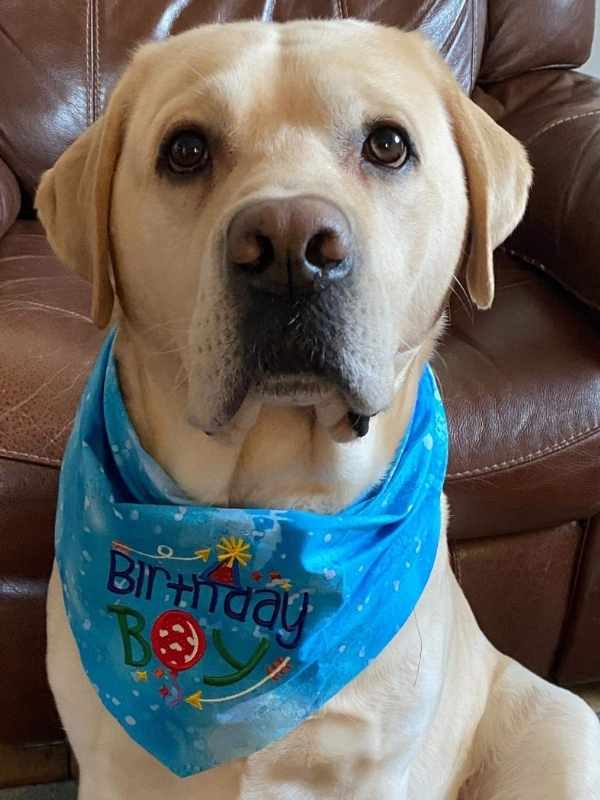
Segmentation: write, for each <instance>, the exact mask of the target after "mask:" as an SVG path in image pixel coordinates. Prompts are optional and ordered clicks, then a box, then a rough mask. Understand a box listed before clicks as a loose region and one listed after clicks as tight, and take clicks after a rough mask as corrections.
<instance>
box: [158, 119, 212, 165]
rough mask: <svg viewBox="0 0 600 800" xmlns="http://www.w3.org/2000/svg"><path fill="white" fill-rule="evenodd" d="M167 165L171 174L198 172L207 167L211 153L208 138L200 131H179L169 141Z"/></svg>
mask: <svg viewBox="0 0 600 800" xmlns="http://www.w3.org/2000/svg"><path fill="white" fill-rule="evenodd" d="M165 155H166V157H167V163H168V165H169V169H170V170H171V172H176V173H179V174H181V173H189V172H198V171H200V170H201V169H204V167H206V166H207V164H208V161H209V151H208V144H207V142H206V138H205V137H204V135H203V134H202V133H201V132H200V131H194V130H188V131H178V132H177V133H175V134H173V136H172V137H171V138H170V139H169V140H168V142H167V146H166V153H165Z"/></svg>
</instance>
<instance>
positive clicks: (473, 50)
mask: <svg viewBox="0 0 600 800" xmlns="http://www.w3.org/2000/svg"><path fill="white" fill-rule="evenodd" d="M478 11H479V0H473V44H472V46H471V86H470V87H469V88H470V91H471V92H472V91H473V88H474V87H475V59H476V58H477V47H478V41H477V32H478V28H479V13H478Z"/></svg>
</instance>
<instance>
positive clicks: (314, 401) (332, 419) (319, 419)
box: [188, 372, 387, 443]
mask: <svg viewBox="0 0 600 800" xmlns="http://www.w3.org/2000/svg"><path fill="white" fill-rule="evenodd" d="M200 394H202V393H200ZM219 401H220V402H219ZM385 405H387V404H386V403H385V400H383V401H382V393H381V392H380V391H379V392H378V393H373V394H372V395H370V396H369V395H368V394H367V396H363V395H362V394H361V393H360V392H357V391H352V387H351V386H350V385H349V382H348V381H344V380H343V379H339V380H337V379H335V378H331V377H322V376H319V375H317V374H316V373H310V372H307V373H290V372H281V373H269V374H258V375H253V376H245V375H240V376H239V378H238V380H237V381H235V383H234V382H232V383H230V385H229V387H228V390H227V391H226V392H224V393H223V396H222V398H215V397H214V396H213V397H212V403H211V402H208V403H205V402H203V399H202V398H201V397H200V396H198V394H196V396H195V397H190V402H189V405H188V421H189V423H190V424H191V425H193V426H194V427H196V428H199V429H200V430H202V431H203V432H204V433H206V434H207V435H210V436H212V437H215V438H216V439H218V440H220V441H222V442H223V443H235V442H237V441H239V439H240V438H241V437H242V436H243V435H244V434H246V433H247V432H248V431H249V430H250V429H251V428H252V427H253V426H254V424H255V423H256V420H257V418H258V415H259V413H260V411H261V409H263V408H264V407H265V406H271V407H272V406H276V407H288V408H300V409H303V410H304V411H305V412H306V413H307V414H308V415H309V416H310V419H311V420H312V421H314V424H315V425H318V426H320V427H321V428H322V429H323V430H324V431H325V432H327V433H328V434H329V435H330V436H331V438H332V439H333V440H334V441H336V442H349V441H353V440H354V439H356V438H357V437H360V436H364V435H365V434H366V433H367V432H368V428H369V425H368V420H369V419H370V418H371V417H373V416H375V415H376V414H378V413H379V412H380V411H381V410H383V408H384V407H385ZM211 411H212V413H210V412H211ZM207 412H208V413H207ZM357 421H358V422H357Z"/></svg>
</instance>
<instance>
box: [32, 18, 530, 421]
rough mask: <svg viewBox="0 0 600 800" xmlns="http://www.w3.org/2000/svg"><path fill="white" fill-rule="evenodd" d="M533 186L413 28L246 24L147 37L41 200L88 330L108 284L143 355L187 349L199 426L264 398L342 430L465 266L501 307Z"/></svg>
mask: <svg viewBox="0 0 600 800" xmlns="http://www.w3.org/2000/svg"><path fill="white" fill-rule="evenodd" d="M529 182H530V169H529V166H528V163H527V159H526V156H525V153H524V150H523V148H522V147H521V146H520V145H519V144H518V143H517V142H516V141H515V140H514V139H513V138H512V137H511V136H509V135H508V134H507V133H506V132H505V131H503V130H502V129H501V128H500V127H499V126H497V125H496V124H495V123H494V122H493V121H492V120H491V119H490V118H489V117H488V116H487V115H486V114H485V113H484V112H482V111H481V110H480V109H479V108H477V107H476V106H475V104H474V103H473V102H471V100H469V99H468V98H467V97H466V96H465V95H464V94H463V93H462V92H461V90H460V89H459V87H458V86H457V85H456V83H455V81H454V79H453V78H452V76H451V74H450V72H449V70H448V69H447V67H446V66H445V65H444V64H443V62H442V61H441V59H440V58H439V57H438V56H437V55H436V54H435V53H434V52H433V50H432V49H431V48H430V47H429V46H428V45H427V44H426V43H425V42H424V40H422V38H421V37H420V36H419V35H418V34H406V33H401V32H399V31H396V30H394V29H389V28H383V27H379V26H375V25H371V24H368V23H359V22H355V21H347V22H335V23H332V22H299V23H290V24H286V25H265V24H261V23H244V24H239V25H238V24H236V25H219V26H210V27H204V28H198V29H196V30H192V31H190V32H188V33H185V34H182V35H180V36H177V37H174V38H172V39H170V40H168V41H166V42H163V43H159V44H151V45H148V46H145V47H143V48H142V49H141V50H140V51H139V52H138V53H137V55H136V56H135V58H134V60H133V63H132V64H131V66H130V67H129V69H128V70H127V71H126V73H125V75H124V76H123V78H122V79H121V81H120V83H119V84H118V85H117V87H116V89H115V91H114V93H113V95H112V98H111V100H110V103H109V105H108V108H107V110H106V113H105V114H104V115H103V117H102V118H101V119H100V120H99V121H98V122H96V123H95V124H94V125H93V126H92V127H91V128H90V129H89V130H88V131H87V132H86V133H85V134H84V135H83V136H82V137H81V138H80V139H79V140H78V141H77V142H75V144H74V145H73V146H72V147H70V148H69V149H68V150H67V152H66V153H65V154H64V155H63V156H62V157H61V158H60V159H59V161H58V162H57V164H56V165H55V167H54V168H53V169H51V170H50V171H49V172H47V173H46V174H45V175H44V177H43V180H42V183H41V186H40V189H39V192H38V196H37V207H38V210H39V213H40V217H41V219H42V222H43V223H44V226H45V227H46V230H47V232H48V236H49V239H50V242H51V244H52V246H53V247H54V249H55V251H56V252H57V254H58V255H59V256H60V257H61V258H62V260H63V261H64V262H65V263H66V264H67V265H69V266H71V267H72V268H74V269H76V270H77V271H78V272H80V273H81V274H83V275H85V276H87V277H88V278H89V279H90V280H91V281H92V284H93V315H94V318H95V320H96V322H97V324H98V325H100V326H104V325H106V324H107V323H108V322H109V320H110V318H111V312H112V309H113V302H114V296H115V294H116V296H117V299H118V307H119V314H120V315H121V318H122V324H124V325H126V326H127V327H128V328H129V330H130V331H131V332H132V335H134V336H136V337H137V339H138V341H139V343H140V348H141V350H142V351H143V352H146V353H148V358H150V357H151V356H152V357H158V355H160V356H161V357H163V358H168V359H169V360H170V361H171V362H172V363H174V364H177V366H178V368H179V373H180V377H181V376H183V377H181V380H180V383H181V385H182V386H183V387H184V391H185V392H186V406H187V408H186V413H187V415H188V418H189V419H190V421H191V422H192V424H194V425H195V426H197V427H199V428H200V429H202V430H204V431H206V432H215V431H217V430H220V429H222V428H224V427H226V426H227V425H228V423H229V422H230V421H231V419H232V418H233V417H234V416H235V414H236V413H237V412H238V411H239V410H240V408H241V407H242V405H243V404H244V401H245V400H253V401H259V402H261V403H264V402H267V403H291V404H296V405H311V406H314V407H315V408H317V410H319V409H325V411H323V412H322V420H323V422H324V424H325V425H326V426H328V427H329V428H331V430H334V429H335V428H336V425H338V424H339V421H340V420H341V419H342V418H343V417H345V416H346V415H347V414H348V412H350V413H351V414H354V415H360V416H366V417H369V416H371V415H374V414H377V413H378V412H380V411H381V410H383V409H385V408H386V407H388V406H389V404H390V402H391V399H392V396H393V392H394V387H395V385H396V384H397V380H398V376H399V375H401V374H402V372H403V370H404V369H405V368H406V365H407V363H408V362H409V360H410V357H411V355H414V353H415V352H416V351H417V350H418V348H419V346H420V345H421V344H422V343H423V341H424V340H425V338H426V337H427V335H428V334H429V333H430V332H431V330H432V329H433V327H434V325H435V322H436V320H437V319H438V318H439V315H440V313H441V310H442V308H443V305H444V301H445V298H446V296H447V293H448V291H449V288H450V286H451V282H452V280H453V276H454V275H455V273H456V271H457V270H458V269H459V267H461V265H462V266H463V267H464V270H465V274H466V282H467V287H468V291H469V293H470V295H471V298H472V299H473V301H474V303H475V304H476V305H477V306H478V307H480V308H487V307H488V306H489V305H490V304H491V302H492V298H493V293H494V278H493V270H492V251H493V249H494V247H495V246H496V245H498V244H499V243H500V242H501V241H502V240H503V239H504V238H505V237H506V236H507V235H508V234H509V233H510V231H511V230H512V229H513V227H514V226H515V225H516V223H517V222H518V220H519V218H520V217H521V215H522V213H523V209H524V206H525V202H526V195H527V190H528V186H529ZM351 418H352V417H351Z"/></svg>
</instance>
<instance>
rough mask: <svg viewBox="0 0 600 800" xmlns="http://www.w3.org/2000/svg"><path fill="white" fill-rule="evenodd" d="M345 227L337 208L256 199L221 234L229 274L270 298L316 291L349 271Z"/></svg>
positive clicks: (300, 200) (307, 200) (312, 201)
mask: <svg viewBox="0 0 600 800" xmlns="http://www.w3.org/2000/svg"><path fill="white" fill-rule="evenodd" d="M352 250H353V247H352V233H351V230H350V224H349V222H348V220H347V219H346V217H345V215H344V214H343V212H342V211H341V210H340V209H339V208H337V206H335V205H333V204H332V203H329V202H327V201H325V200H321V199H318V198H312V197H294V198H285V199H280V200H262V201H259V202H257V203H253V204H251V205H249V206H246V208H243V209H242V210H241V211H239V212H238V213H237V214H236V216H235V217H234V218H233V220H232V221H231V224H230V226H229V230H228V232H227V261H228V266H229V268H230V269H233V270H236V272H237V273H238V274H240V275H242V276H243V278H244V279H245V280H246V281H247V282H248V284H249V285H250V286H252V287H253V288H254V289H256V290H258V291H261V292H269V293H271V294H280V295H283V294H288V295H289V296H290V297H294V296H295V295H297V294H302V293H309V292H316V291H321V290H323V289H325V288H327V287H328V286H330V285H331V284H333V283H336V282H338V281H341V280H343V279H344V278H345V277H346V276H347V275H348V273H349V272H350V271H351V269H352Z"/></svg>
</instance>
